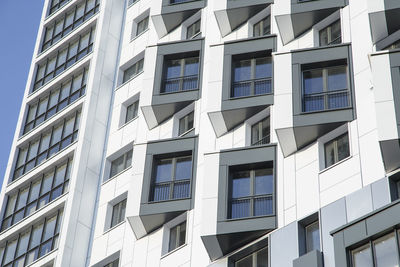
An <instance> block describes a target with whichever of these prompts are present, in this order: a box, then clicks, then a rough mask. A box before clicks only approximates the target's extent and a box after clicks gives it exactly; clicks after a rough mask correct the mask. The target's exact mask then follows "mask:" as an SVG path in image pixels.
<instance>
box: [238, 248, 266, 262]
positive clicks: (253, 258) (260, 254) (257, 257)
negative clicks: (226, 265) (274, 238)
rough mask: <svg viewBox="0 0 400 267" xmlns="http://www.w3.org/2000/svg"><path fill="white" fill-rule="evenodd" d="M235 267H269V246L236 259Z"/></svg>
mask: <svg viewBox="0 0 400 267" xmlns="http://www.w3.org/2000/svg"><path fill="white" fill-rule="evenodd" d="M235 267H268V248H267V247H265V248H262V249H260V250H258V251H256V252H253V253H251V254H250V255H248V256H246V257H244V258H242V259H240V260H238V261H236V262H235Z"/></svg>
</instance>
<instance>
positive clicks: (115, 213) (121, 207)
mask: <svg viewBox="0 0 400 267" xmlns="http://www.w3.org/2000/svg"><path fill="white" fill-rule="evenodd" d="M125 210H126V199H124V200H122V201H121V202H119V203H117V204H115V205H114V206H113V210H112V217H111V225H110V228H111V227H114V226H115V225H117V224H119V223H120V222H122V221H123V220H125Z"/></svg>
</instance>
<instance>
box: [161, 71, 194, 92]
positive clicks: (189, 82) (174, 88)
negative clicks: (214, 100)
mask: <svg viewBox="0 0 400 267" xmlns="http://www.w3.org/2000/svg"><path fill="white" fill-rule="evenodd" d="M198 81H199V76H198V75H191V76H184V77H178V78H171V79H166V80H164V82H163V87H162V90H161V93H174V92H179V91H187V90H196V89H199V85H198Z"/></svg>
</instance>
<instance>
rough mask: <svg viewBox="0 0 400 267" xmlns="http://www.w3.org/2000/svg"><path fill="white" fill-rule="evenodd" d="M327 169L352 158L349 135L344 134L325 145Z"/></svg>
mask: <svg viewBox="0 0 400 267" xmlns="http://www.w3.org/2000/svg"><path fill="white" fill-rule="evenodd" d="M324 151H325V168H328V167H329V166H332V165H333V164H336V163H337V162H339V161H341V160H343V159H345V158H347V157H349V156H350V145H349V135H348V133H345V134H342V135H340V136H338V137H336V138H334V139H332V140H331V141H329V142H327V143H325V145H324Z"/></svg>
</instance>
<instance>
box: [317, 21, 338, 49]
mask: <svg viewBox="0 0 400 267" xmlns="http://www.w3.org/2000/svg"><path fill="white" fill-rule="evenodd" d="M341 42H342V33H341V29H340V19H338V20H337V21H335V22H334V23H332V24H331V25H329V26H328V27H326V28H324V29H322V30H320V31H319V45H320V46H325V45H333V44H340V43H341Z"/></svg>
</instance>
